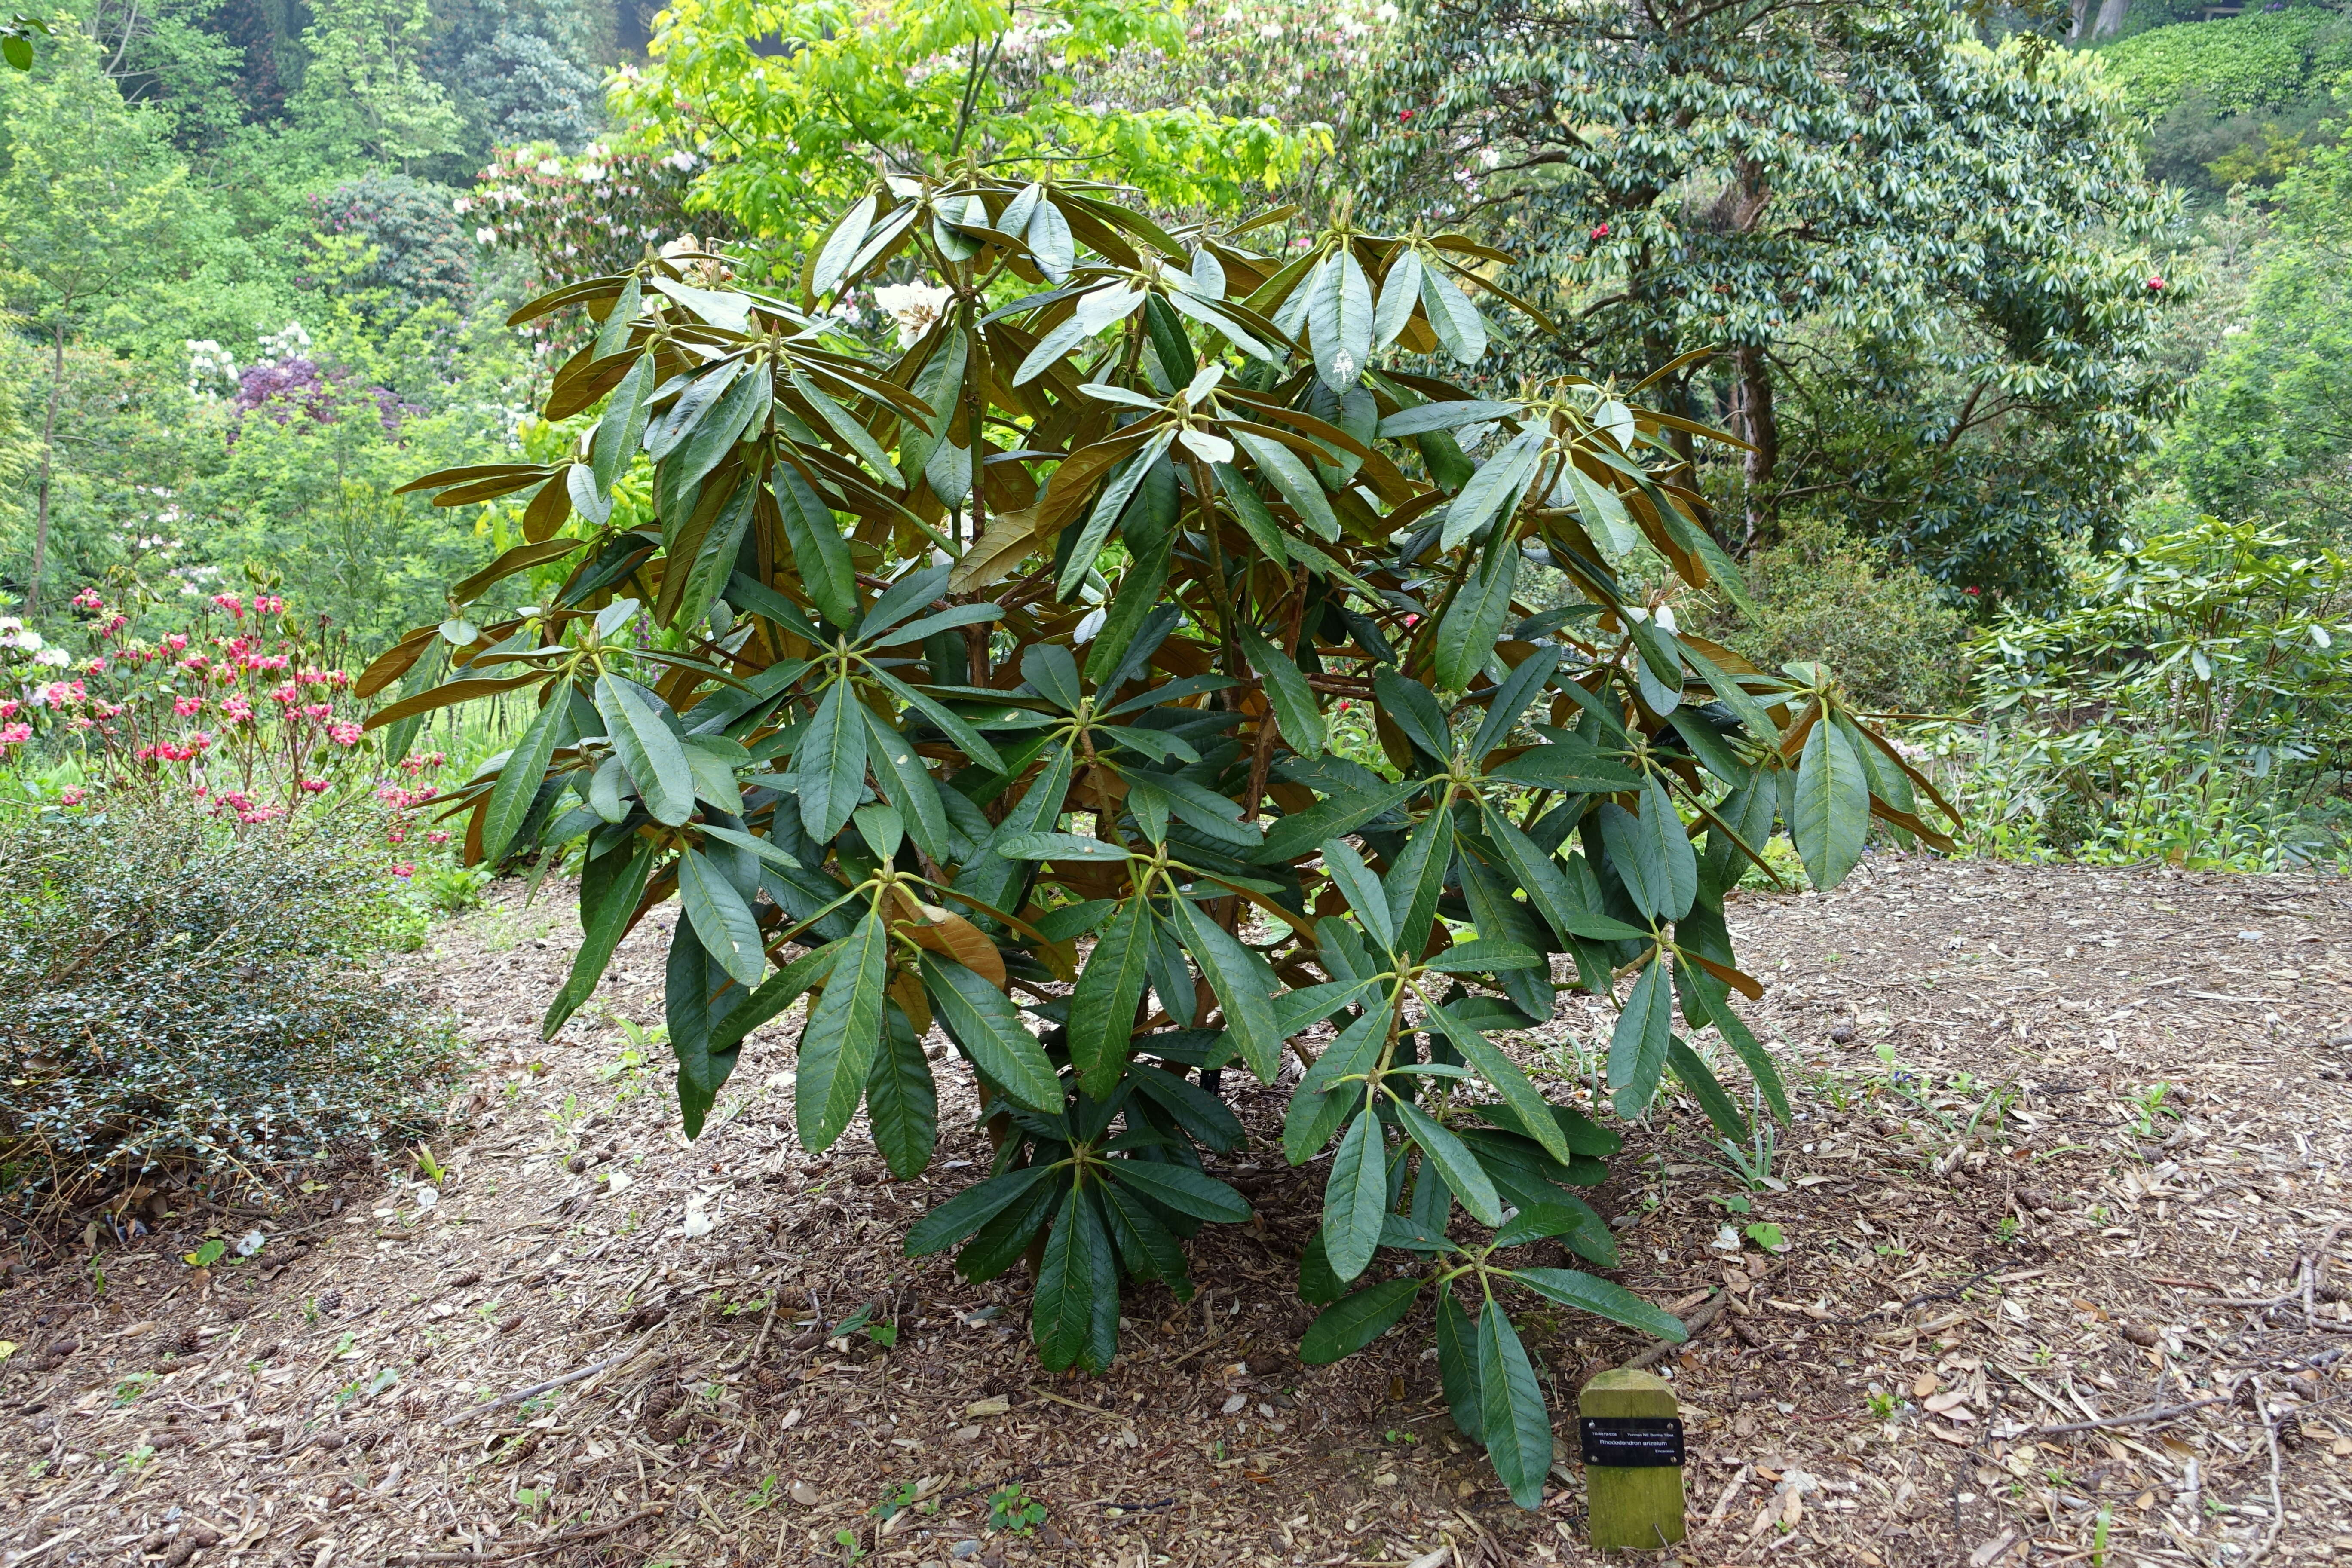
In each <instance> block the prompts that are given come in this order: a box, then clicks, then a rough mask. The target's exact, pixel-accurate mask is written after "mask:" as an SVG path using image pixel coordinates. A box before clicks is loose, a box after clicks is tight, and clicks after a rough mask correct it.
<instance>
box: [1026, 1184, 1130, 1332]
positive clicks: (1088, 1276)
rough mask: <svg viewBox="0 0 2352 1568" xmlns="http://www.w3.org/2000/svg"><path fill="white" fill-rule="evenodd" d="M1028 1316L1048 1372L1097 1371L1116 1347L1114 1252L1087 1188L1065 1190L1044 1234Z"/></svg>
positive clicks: (1115, 1267)
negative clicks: (1065, 1197)
mask: <svg viewBox="0 0 2352 1568" xmlns="http://www.w3.org/2000/svg"><path fill="white" fill-rule="evenodd" d="M1030 1322H1031V1329H1030V1332H1031V1335H1032V1337H1033V1338H1034V1340H1035V1341H1036V1344H1037V1360H1038V1362H1039V1363H1041V1364H1043V1365H1044V1367H1045V1370H1046V1371H1048V1372H1062V1371H1065V1370H1066V1369H1067V1368H1069V1367H1071V1366H1073V1365H1076V1366H1083V1367H1085V1368H1086V1369H1087V1371H1088V1372H1100V1371H1101V1370H1102V1369H1103V1368H1105V1367H1107V1366H1108V1365H1109V1364H1110V1363H1111V1358H1112V1357H1113V1356H1115V1355H1117V1354H1118V1254H1117V1253H1116V1252H1114V1251H1112V1249H1111V1242H1110V1237H1108V1236H1107V1235H1105V1234H1104V1232H1103V1226H1102V1220H1101V1218H1100V1216H1099V1215H1097V1213H1096V1211H1095V1201H1094V1197H1093V1194H1089V1193H1087V1192H1085V1191H1083V1190H1079V1191H1075V1192H1073V1193H1071V1194H1070V1196H1069V1201H1068V1202H1066V1203H1065V1204H1064V1205H1062V1212H1061V1214H1060V1215H1057V1216H1055V1220H1054V1228H1053V1230H1052V1231H1051V1232H1050V1233H1049V1234H1048V1235H1047V1236H1046V1237H1045V1258H1044V1260H1043V1262H1042V1263H1041V1265H1040V1267H1039V1268H1038V1271H1037V1295H1036V1299H1035V1300H1034V1302H1033V1303H1032V1304H1031V1306H1030Z"/></svg>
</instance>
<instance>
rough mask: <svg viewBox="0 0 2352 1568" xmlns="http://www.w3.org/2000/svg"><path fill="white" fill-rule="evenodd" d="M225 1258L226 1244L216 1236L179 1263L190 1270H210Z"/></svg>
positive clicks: (226, 1254)
mask: <svg viewBox="0 0 2352 1568" xmlns="http://www.w3.org/2000/svg"><path fill="white" fill-rule="evenodd" d="M226 1256H228V1243H227V1242H226V1241H223V1240H222V1239H221V1238H220V1237H217V1236H216V1237H213V1238H212V1239H211V1240H210V1241H207V1242H205V1244H204V1245H203V1246H202V1247H197V1248H196V1249H195V1250H194V1252H191V1253H189V1254H188V1255H187V1256H186V1257H185V1258H182V1259H181V1261H182V1262H184V1263H185V1264H186V1265H187V1266H188V1267H189V1268H211V1267H212V1266H213V1265H214V1264H215V1263H218V1262H219V1261H220V1260H221V1259H222V1258H226Z"/></svg>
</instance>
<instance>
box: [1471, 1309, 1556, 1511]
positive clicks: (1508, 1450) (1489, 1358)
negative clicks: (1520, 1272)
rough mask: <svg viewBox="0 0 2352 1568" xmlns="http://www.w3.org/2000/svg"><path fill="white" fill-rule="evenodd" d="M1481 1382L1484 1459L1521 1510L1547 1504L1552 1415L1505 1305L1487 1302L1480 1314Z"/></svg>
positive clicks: (1479, 1362) (1479, 1352)
mask: <svg viewBox="0 0 2352 1568" xmlns="http://www.w3.org/2000/svg"><path fill="white" fill-rule="evenodd" d="M1478 1384H1479V1394H1480V1397H1481V1404H1482V1406H1483V1408H1482V1409H1481V1410H1480V1412H1479V1415H1480V1424H1481V1425H1482V1426H1484V1427H1485V1428H1486V1457H1487V1458H1489V1459H1491V1460H1493V1461H1494V1464H1495V1474H1496V1475H1497V1476H1499V1477H1500V1478H1502V1482H1503V1485H1504V1486H1505V1487H1506V1488H1507V1489H1509V1491H1510V1494H1511V1500H1512V1501H1513V1502H1515V1503H1517V1504H1518V1505H1519V1506H1520V1507H1521V1508H1536V1507H1539V1506H1540V1505H1541V1504H1542V1502H1543V1488H1544V1478H1545V1477H1547V1476H1549V1474H1550V1473H1551V1456H1552V1444H1551V1415H1550V1414H1549V1412H1548V1411H1547V1410H1545V1408H1544V1398H1543V1386H1542V1385H1541V1384H1538V1382H1537V1381H1536V1369H1535V1367H1534V1366H1533V1365H1532V1364H1530V1363H1528V1352H1527V1347H1526V1346H1525V1345H1523V1344H1521V1343H1520V1342H1519V1335H1518V1331H1517V1330H1516V1329H1514V1328H1512V1327H1511V1320H1510V1319H1508V1318H1507V1317H1505V1316H1504V1315H1503V1309H1502V1308H1501V1307H1499V1306H1497V1305H1496V1303H1495V1302H1493V1301H1491V1300H1490V1301H1488V1302H1487V1303H1486V1310H1484V1311H1482V1312H1481V1313H1480V1314H1479V1317H1478Z"/></svg>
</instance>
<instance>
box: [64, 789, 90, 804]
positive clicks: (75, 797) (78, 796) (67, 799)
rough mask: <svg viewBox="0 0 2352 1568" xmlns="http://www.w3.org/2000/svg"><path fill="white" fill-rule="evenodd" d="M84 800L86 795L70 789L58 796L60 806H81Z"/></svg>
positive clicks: (78, 790)
mask: <svg viewBox="0 0 2352 1568" xmlns="http://www.w3.org/2000/svg"><path fill="white" fill-rule="evenodd" d="M83 799H84V795H83V793H82V791H81V790H80V789H79V788H73V789H68V790H66V791H65V792H64V793H63V794H61V795H58V805H80V804H81V803H82V801H83Z"/></svg>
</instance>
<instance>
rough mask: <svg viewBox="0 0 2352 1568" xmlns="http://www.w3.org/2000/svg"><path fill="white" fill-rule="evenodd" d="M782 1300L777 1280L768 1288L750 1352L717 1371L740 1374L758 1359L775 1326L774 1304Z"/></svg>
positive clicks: (781, 1290)
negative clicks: (756, 1336)
mask: <svg viewBox="0 0 2352 1568" xmlns="http://www.w3.org/2000/svg"><path fill="white" fill-rule="evenodd" d="M783 1299H784V1284H783V1281H782V1280H781V1279H779V1280H777V1281H776V1282H775V1283H774V1284H772V1285H771V1286H769V1287H768V1310H767V1311H766V1312H765V1313H764V1314H763V1315H762V1316H761V1319H760V1337H759V1338H757V1339H755V1340H753V1341H752V1342H751V1349H750V1350H747V1351H745V1352H743V1353H742V1354H741V1355H739V1356H737V1357H736V1358H735V1359H734V1360H733V1361H730V1362H728V1363H724V1364H722V1365H721V1366H720V1367H719V1371H721V1372H740V1371H741V1370H742V1369H743V1368H744V1367H747V1366H749V1365H751V1363H753V1362H755V1361H757V1360H759V1359H760V1352H761V1351H763V1350H765V1349H766V1348H767V1346H768V1331H769V1330H770V1329H772V1328H774V1327H775V1326H776V1304H777V1303H778V1302H779V1301H782V1300H783ZM820 1326H821V1325H820Z"/></svg>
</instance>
